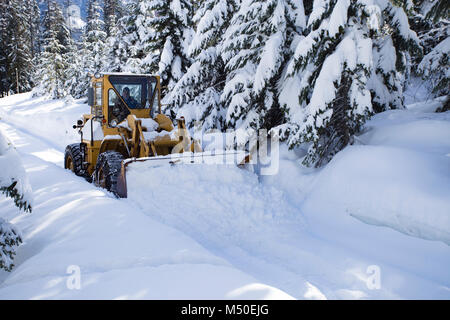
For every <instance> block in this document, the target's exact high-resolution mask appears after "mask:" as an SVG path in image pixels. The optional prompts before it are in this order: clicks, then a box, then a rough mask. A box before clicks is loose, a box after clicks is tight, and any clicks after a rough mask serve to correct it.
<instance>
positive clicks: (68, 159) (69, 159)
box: [64, 143, 86, 178]
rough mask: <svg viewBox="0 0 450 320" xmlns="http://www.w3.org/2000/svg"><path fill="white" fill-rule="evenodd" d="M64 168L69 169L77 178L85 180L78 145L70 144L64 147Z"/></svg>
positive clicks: (84, 171)
mask: <svg viewBox="0 0 450 320" xmlns="http://www.w3.org/2000/svg"><path fill="white" fill-rule="evenodd" d="M64 168H65V169H69V170H70V171H72V172H73V173H75V174H76V175H77V176H79V177H84V178H86V170H84V169H83V158H82V152H81V146H80V144H79V143H74V144H70V145H68V146H67V147H66V152H65V153H64Z"/></svg>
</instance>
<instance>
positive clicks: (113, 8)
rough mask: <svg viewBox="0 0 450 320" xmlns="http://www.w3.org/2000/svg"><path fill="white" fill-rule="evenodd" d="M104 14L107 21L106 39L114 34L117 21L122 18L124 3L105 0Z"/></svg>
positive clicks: (117, 0)
mask: <svg viewBox="0 0 450 320" xmlns="http://www.w3.org/2000/svg"><path fill="white" fill-rule="evenodd" d="M103 14H104V20H105V32H106V37H107V38H109V37H110V36H112V33H114V29H115V28H116V25H117V20H119V19H120V18H121V17H122V14H123V12H122V3H121V1H119V0H104V1H103Z"/></svg>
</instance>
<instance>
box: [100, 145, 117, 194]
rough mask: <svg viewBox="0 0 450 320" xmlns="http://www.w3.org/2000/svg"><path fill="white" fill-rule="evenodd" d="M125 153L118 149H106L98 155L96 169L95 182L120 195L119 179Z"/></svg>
mask: <svg viewBox="0 0 450 320" xmlns="http://www.w3.org/2000/svg"><path fill="white" fill-rule="evenodd" d="M123 159H124V158H123V155H122V154H121V153H119V152H116V151H105V152H103V153H102V154H100V155H99V156H98V159H97V165H96V166H95V171H94V182H95V185H96V186H98V187H102V188H104V189H106V190H108V191H110V192H112V193H114V195H116V196H118V193H117V180H118V178H119V175H120V170H121V168H122V161H123Z"/></svg>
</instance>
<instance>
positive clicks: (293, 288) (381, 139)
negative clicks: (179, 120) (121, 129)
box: [0, 94, 450, 299]
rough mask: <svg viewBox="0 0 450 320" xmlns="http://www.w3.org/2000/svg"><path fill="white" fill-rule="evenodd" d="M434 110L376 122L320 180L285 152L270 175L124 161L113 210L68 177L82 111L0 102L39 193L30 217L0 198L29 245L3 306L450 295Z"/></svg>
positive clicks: (9, 280) (418, 106)
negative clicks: (120, 194)
mask: <svg viewBox="0 0 450 320" xmlns="http://www.w3.org/2000/svg"><path fill="white" fill-rule="evenodd" d="M437 104H439V103H438V102H436V101H428V102H423V103H415V104H413V105H410V106H409V108H408V109H406V110H397V111H389V112H384V113H382V114H379V115H377V116H375V117H374V118H373V119H372V120H370V121H369V122H368V123H367V124H366V126H365V127H364V131H363V132H362V133H361V135H359V136H358V137H357V138H356V141H355V144H354V145H352V146H349V147H347V148H345V149H344V150H343V151H342V152H340V153H339V154H338V155H336V157H335V158H334V159H333V160H332V161H331V162H330V163H329V164H328V165H327V166H326V167H324V168H323V169H308V168H304V167H302V166H301V164H300V163H301V157H302V156H303V155H304V151H303V150H301V149H298V150H293V151H288V150H287V148H286V147H285V146H284V145H281V152H280V154H279V158H278V160H279V171H278V173H277V174H276V175H271V176H258V175H257V174H256V173H253V172H251V171H249V170H243V169H240V168H237V167H235V166H230V165H217V164H215V165H204V164H203V165H199V164H192V165H190V164H182V165H175V166H169V165H160V166H151V165H150V164H149V163H148V162H147V163H146V162H138V163H133V164H130V165H129V166H128V172H127V181H128V194H129V197H128V199H121V200H118V199H115V198H114V197H113V195H111V194H109V193H108V192H106V191H104V190H101V189H98V188H96V187H94V186H93V185H91V184H89V183H87V182H85V181H84V180H83V179H81V178H79V177H76V176H74V175H73V174H71V173H70V172H68V171H66V170H64V169H63V152H64V148H65V146H66V145H67V144H70V143H74V142H77V141H79V139H80V137H79V135H78V134H77V133H76V132H75V130H73V129H72V128H71V126H72V125H73V124H74V123H75V122H76V120H77V119H79V118H80V116H81V114H83V113H87V112H88V111H89V108H88V106H86V105H84V104H82V103H80V102H78V101H70V100H68V101H63V100H59V101H45V100H44V99H42V98H38V99H36V98H34V99H33V98H31V96H30V95H28V94H22V95H16V96H12V97H8V98H4V99H0V118H1V119H0V129H1V130H2V132H3V133H4V134H5V135H6V136H7V137H8V138H9V139H10V140H11V141H12V142H13V143H14V144H15V146H16V148H17V151H18V154H19V155H20V157H21V158H22V162H23V164H24V166H25V169H26V172H27V175H28V179H29V181H30V184H31V187H32V190H33V195H34V202H33V203H34V207H33V212H32V213H31V214H23V213H18V210H17V209H16V208H15V207H14V206H13V205H12V204H11V201H10V200H4V199H3V198H2V200H0V217H1V218H4V219H6V220H8V221H9V222H11V223H13V224H14V225H15V226H16V227H18V228H19V229H20V230H21V231H22V234H23V236H24V244H23V245H22V246H20V247H19V249H18V255H17V258H16V261H15V262H16V267H15V269H14V270H13V271H12V272H11V273H7V272H3V271H1V272H0V298H3V299H12V298H26V299H55V298H63V299H89V298H106V299H110V298H114V299H148V298H150V299H153V298H154V299H171V298H193V299H197V298H205V299H216V298H225V299H242V298H244V299H247V298H249V299H253V298H255V299H277V298H278V299H280V298H281V299H287V298H292V297H293V298H297V299H368V298H369V299H398V298H410V299H411V298H414V299H422V298H423V299H431V298H436V299H450V272H449V271H448V266H449V264H450V246H449V245H450V236H449V232H450V222H449V216H450V197H449V196H448V195H449V194H450V183H449V182H450V180H449V179H450V172H449V168H450V143H449V139H448V137H449V136H450V114H449V113H448V112H447V113H434V112H433V111H434V109H435V107H436V105H437ZM210 148H212V147H211V146H210ZM212 149H214V148H212ZM77 268H79V269H77ZM73 270H79V271H80V276H81V278H80V289H73V290H71V289H70V288H69V287H70V286H68V284H69V283H70V279H71V278H70V277H71V275H73V273H72V274H71V272H73Z"/></svg>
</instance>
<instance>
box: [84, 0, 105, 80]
mask: <svg viewBox="0 0 450 320" xmlns="http://www.w3.org/2000/svg"><path fill="white" fill-rule="evenodd" d="M85 39H86V50H87V52H88V54H87V56H85V57H84V59H85V63H86V65H87V70H88V71H89V72H90V73H91V74H95V73H96V72H99V71H102V70H103V69H104V64H105V55H106V32H105V22H104V21H103V20H102V7H101V6H100V2H99V0H89V2H88V14H87V24H86V30H85Z"/></svg>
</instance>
